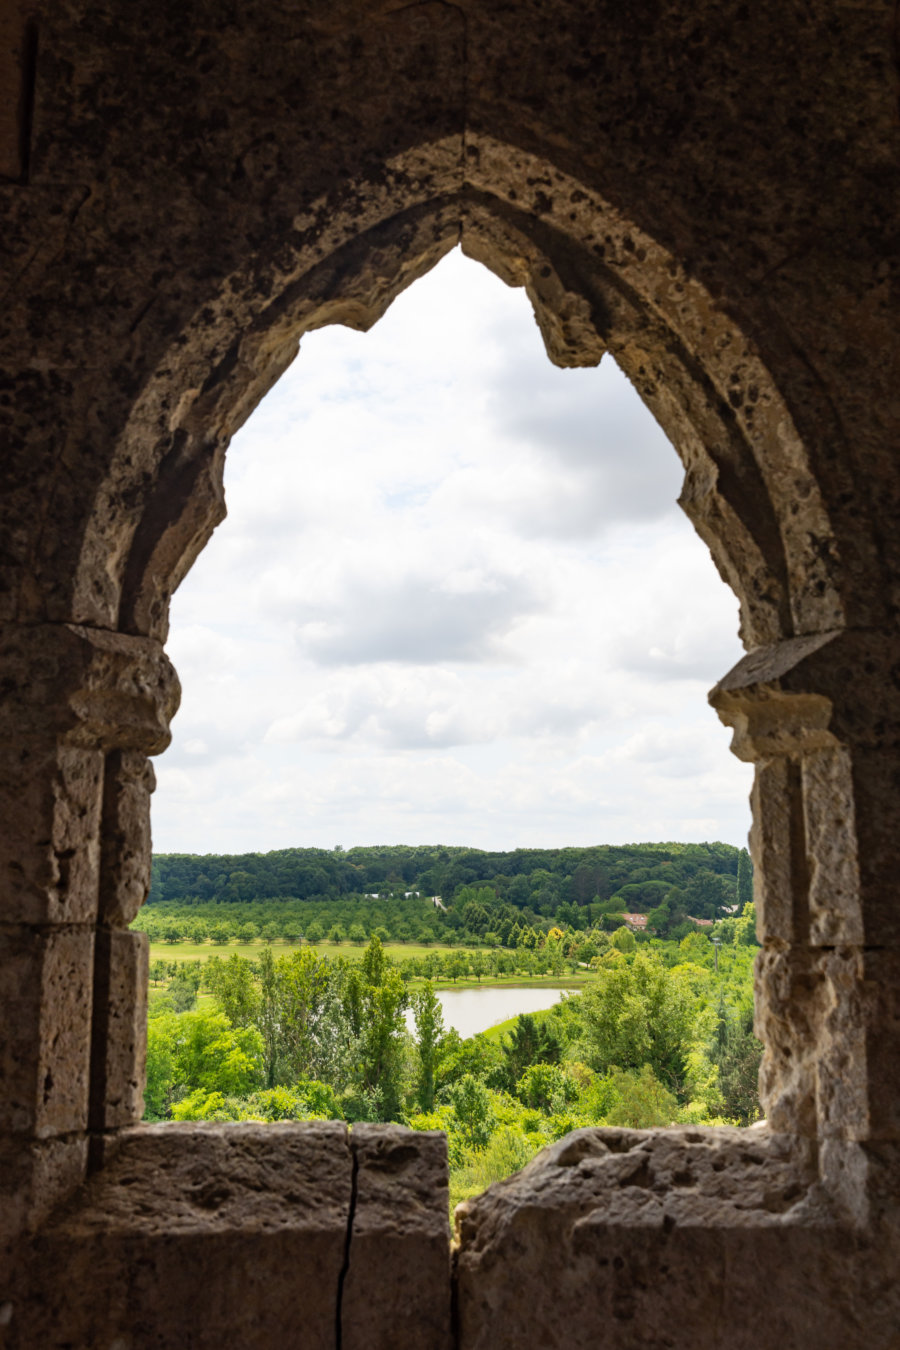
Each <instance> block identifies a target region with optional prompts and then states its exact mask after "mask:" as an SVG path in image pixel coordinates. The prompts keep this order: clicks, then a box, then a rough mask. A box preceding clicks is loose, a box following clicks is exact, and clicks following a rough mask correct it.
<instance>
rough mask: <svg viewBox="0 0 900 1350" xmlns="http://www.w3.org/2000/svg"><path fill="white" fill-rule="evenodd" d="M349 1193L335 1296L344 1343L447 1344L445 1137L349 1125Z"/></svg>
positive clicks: (347, 1347)
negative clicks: (344, 1255) (342, 1270)
mask: <svg viewBox="0 0 900 1350" xmlns="http://www.w3.org/2000/svg"><path fill="white" fill-rule="evenodd" d="M350 1144H351V1147H352V1149H353V1155H354V1160H355V1166H356V1200H355V1205H354V1210H353V1225H352V1231H351V1237H350V1247H349V1252H348V1265H347V1271H346V1276H345V1279H344V1284H343V1297H342V1300H341V1345H342V1347H343V1350H449V1347H450V1344H451V1335H450V1227H449V1221H448V1205H449V1193H448V1168H447V1137H446V1135H445V1134H443V1133H442V1132H440V1131H418V1130H407V1129H404V1128H402V1127H401V1126H399V1125H354V1127H353V1130H352V1133H351V1136H350Z"/></svg>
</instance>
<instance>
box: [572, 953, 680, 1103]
mask: <svg viewBox="0 0 900 1350" xmlns="http://www.w3.org/2000/svg"><path fill="white" fill-rule="evenodd" d="M697 1007H698V1004H697V999H696V997H695V996H694V995H692V993H691V990H690V988H689V986H688V985H687V983H686V982H685V981H684V980H683V979H679V978H678V977H677V972H672V971H668V970H666V968H665V967H664V966H663V965H662V963H661V962H660V961H659V960H657V959H656V958H655V957H654V956H648V955H645V954H644V953H643V952H638V953H637V955H636V956H635V957H634V960H633V961H632V962H631V963H630V964H629V963H627V962H625V961H623V960H622V959H621V957H620V958H619V963H618V964H616V965H612V966H607V967H604V968H603V970H602V977H601V979H600V980H598V982H597V984H596V985H594V986H593V987H592V988H590V989H587V990H586V991H585V993H584V995H583V996H582V1009H583V1016H584V1024H585V1036H586V1042H587V1046H588V1049H589V1060H588V1062H589V1063H590V1064H591V1067H592V1068H595V1069H599V1070H601V1071H605V1070H606V1069H608V1068H610V1067H613V1066H615V1067H618V1068H621V1069H635V1070H640V1069H642V1068H643V1066H644V1065H645V1064H649V1065H650V1067H651V1069H652V1071H653V1072H654V1073H655V1074H656V1075H657V1077H659V1078H660V1079H661V1081H663V1082H664V1083H668V1084H669V1085H670V1086H671V1087H672V1088H674V1089H675V1090H676V1091H677V1090H679V1089H680V1088H681V1086H682V1085H683V1080H684V1072H685V1056H686V1054H687V1051H688V1048H689V1044H690V1041H691V1037H692V1033H693V1028H694V1022H695V1019H696V1014H697Z"/></svg>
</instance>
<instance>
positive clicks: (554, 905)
mask: <svg viewBox="0 0 900 1350" xmlns="http://www.w3.org/2000/svg"><path fill="white" fill-rule="evenodd" d="M312 876H315V880H314V881H312V880H311V877H312ZM351 883H352V884H351ZM751 888H752V878H751V869H750V863H749V858H748V856H747V854H746V852H745V851H741V850H737V849H734V848H730V847H729V846H727V845H724V844H700V845H693V844H689V845H681V844H660V845H657V844H649V845H633V846H625V847H598V848H593V849H574V848H573V849H559V850H527V851H526V850H522V851H517V852H515V853H506V854H503V853H482V852H479V851H477V850H471V849H451V848H447V849H419V848H402V847H397V848H375V847H373V848H368V849H366V848H364V849H349V850H347V851H346V852H343V851H342V850H334V851H333V852H331V853H327V852H322V851H318V850H311V849H293V850H283V851H280V852H278V853H268V854H260V855H242V856H240V857H218V856H210V855H207V856H205V857H194V856H190V855H163V856H160V857H158V858H156V859H154V890H153V893H152V895H151V903H150V904H149V905H148V906H146V907H145V908H144V910H142V912H141V914H140V915H139V916H138V919H137V920H136V922H135V925H134V927H135V928H139V929H143V930H145V931H147V932H148V933H149V935H150V938H151V942H152V961H151V971H150V973H151V982H152V983H151V1003H150V1017H149V1023H148V1056H147V1090H146V1096H145V1102H146V1118H147V1119H148V1120H158V1121H161V1120H218V1121H232V1120H290V1119H295V1120H302V1119H335V1118H340V1119H344V1120H347V1121H348V1122H351V1123H352V1122H355V1121H364V1120H366V1121H368V1120H375V1121H381V1120H393V1121H398V1122H400V1123H403V1124H406V1125H408V1126H410V1127H412V1128H414V1129H442V1130H445V1131H446V1132H447V1135H448V1143H449V1151H450V1162H451V1199H452V1203H453V1204H454V1205H455V1204H456V1203H458V1201H459V1200H460V1199H463V1198H465V1197H466V1196H468V1195H471V1194H475V1193H477V1192H479V1191H480V1190H482V1189H483V1188H484V1187H485V1186H486V1185H488V1184H489V1183H490V1182H491V1181H494V1180H497V1179H499V1178H501V1177H503V1176H507V1175H509V1173H511V1172H513V1171H515V1170H517V1169H518V1168H520V1167H522V1166H523V1165H524V1164H525V1163H526V1162H527V1161H528V1160H529V1159H530V1158H531V1157H532V1156H533V1155H534V1154H535V1153H536V1152H537V1151H538V1150H539V1149H540V1148H542V1147H543V1146H544V1145H545V1144H547V1143H549V1142H551V1141H552V1140H554V1139H558V1138H560V1137H561V1136H562V1135H564V1134H566V1133H568V1131H570V1130H572V1129H575V1128H577V1127H578V1126H581V1125H597V1124H599V1125H627V1126H632V1127H636V1128H643V1127H651V1126H666V1125H671V1124H677V1123H696V1124H719V1123H734V1124H749V1123H751V1122H752V1121H754V1120H755V1119H757V1117H758V1115H759V1104H758V1098H757V1073H758V1067H759V1060H760V1055H761V1046H760V1044H759V1042H758V1041H757V1040H756V1038H755V1036H754V1035H753V1030H752V1019H753V959H754V955H755V952H756V938H755V918H754V912H753V905H752V901H751V898H750V897H751ZM298 892H299V893H298ZM434 897H440V903H439V904H436V903H435V902H434ZM625 916H628V919H627V921H626V917H625ZM636 916H637V917H636ZM641 916H643V919H641ZM234 944H239V947H238V949H235V948H234ZM229 947H230V948H231V950H229ZM467 984H468V985H474V984H516V985H517V984H551V985H553V986H554V987H557V988H558V987H563V988H567V989H568V990H570V992H567V993H566V994H565V995H564V997H563V999H562V1001H561V1002H559V1003H557V1004H556V1005H555V1006H554V1007H553V1008H551V1009H550V1010H549V1011H547V1012H544V1013H534V1014H522V1015H520V1016H518V1017H517V1018H513V1019H512V1020H511V1021H510V1022H509V1023H507V1024H504V1025H502V1026H500V1027H498V1028H492V1029H491V1030H489V1031H486V1032H483V1033H481V1034H479V1035H476V1036H472V1037H469V1038H468V1039H463V1038H461V1037H460V1036H459V1034H458V1033H457V1032H456V1031H455V1030H453V1029H452V1028H448V1027H447V1026H445V1025H444V1020H443V1014H442V1009H441V1004H440V1001H439V999H438V992H439V991H440V990H441V989H442V988H448V987H457V988H459V987H465V986H466V985H467Z"/></svg>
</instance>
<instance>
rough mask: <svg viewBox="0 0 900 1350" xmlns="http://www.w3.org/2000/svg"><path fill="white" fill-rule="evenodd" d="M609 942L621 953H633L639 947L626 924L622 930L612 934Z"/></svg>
mask: <svg viewBox="0 0 900 1350" xmlns="http://www.w3.org/2000/svg"><path fill="white" fill-rule="evenodd" d="M609 941H610V945H611V946H613V947H615V948H616V950H617V951H620V952H633V951H634V949H635V947H636V946H637V939H636V938H635V936H634V933H632V931H631V929H630V928H626V927H625V925H624V924H623V925H622V927H621V928H617V929H616V930H615V932H614V933H611V934H610V937H609Z"/></svg>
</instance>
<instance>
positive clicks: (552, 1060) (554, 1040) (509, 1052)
mask: <svg viewBox="0 0 900 1350" xmlns="http://www.w3.org/2000/svg"><path fill="white" fill-rule="evenodd" d="M562 1052H563V1047H562V1043H561V1040H560V1037H559V1034H558V1032H557V1031H556V1028H555V1027H553V1026H551V1024H550V1023H549V1021H548V1020H547V1019H546V1018H537V1017H535V1016H534V1015H533V1014H532V1013H520V1014H519V1016H518V1017H517V1018H516V1021H515V1024H514V1026H513V1028H512V1031H511V1032H510V1033H509V1035H508V1037H505V1038H504V1044H503V1056H504V1073H503V1076H504V1079H505V1082H506V1085H507V1087H508V1088H509V1089H510V1091H512V1090H513V1089H514V1088H515V1085H516V1083H517V1082H518V1081H519V1079H520V1078H521V1077H522V1075H523V1074H524V1072H525V1070H526V1069H527V1068H528V1067H529V1066H530V1065H531V1064H558V1063H559V1062H560V1060H561V1059H562Z"/></svg>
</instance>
